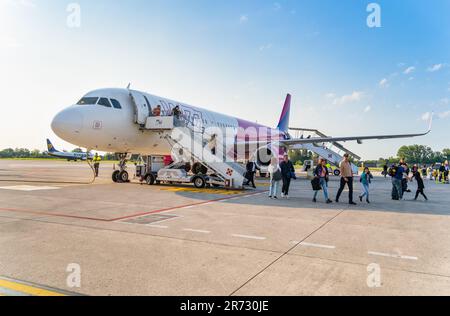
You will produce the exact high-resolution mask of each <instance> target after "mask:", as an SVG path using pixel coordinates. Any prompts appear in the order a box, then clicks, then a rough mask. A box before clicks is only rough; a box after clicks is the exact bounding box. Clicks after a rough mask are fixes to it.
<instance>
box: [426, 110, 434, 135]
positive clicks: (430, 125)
mask: <svg viewBox="0 0 450 316" xmlns="http://www.w3.org/2000/svg"><path fill="white" fill-rule="evenodd" d="M433 117H434V112H432V113H431V115H430V122H429V125H428V131H427V134H429V133H431V131H432V130H433Z"/></svg>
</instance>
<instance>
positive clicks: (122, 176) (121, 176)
mask: <svg viewBox="0 0 450 316" xmlns="http://www.w3.org/2000/svg"><path fill="white" fill-rule="evenodd" d="M128 179H129V175H128V172H126V171H122V172H120V173H119V181H120V182H122V183H125V182H128Z"/></svg>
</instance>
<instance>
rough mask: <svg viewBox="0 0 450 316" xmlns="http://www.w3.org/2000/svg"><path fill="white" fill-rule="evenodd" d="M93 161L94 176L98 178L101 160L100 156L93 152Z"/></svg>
mask: <svg viewBox="0 0 450 316" xmlns="http://www.w3.org/2000/svg"><path fill="white" fill-rule="evenodd" d="M93 161H94V171H95V177H96V178H98V175H99V170H100V162H101V161H102V157H100V156H99V154H98V153H95V156H94V159H93Z"/></svg>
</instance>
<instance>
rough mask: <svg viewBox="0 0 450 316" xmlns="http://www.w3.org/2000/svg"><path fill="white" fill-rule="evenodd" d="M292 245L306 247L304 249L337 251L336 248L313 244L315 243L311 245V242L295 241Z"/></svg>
mask: <svg viewBox="0 0 450 316" xmlns="http://www.w3.org/2000/svg"><path fill="white" fill-rule="evenodd" d="M292 243H293V244H298V245H300V246H304V247H312V248H323V249H336V246H329V245H321V244H313V243H309V242H298V241H293V242H292Z"/></svg>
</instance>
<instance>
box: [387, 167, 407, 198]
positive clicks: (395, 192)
mask: <svg viewBox="0 0 450 316" xmlns="http://www.w3.org/2000/svg"><path fill="white" fill-rule="evenodd" d="M404 173H405V169H404V168H403V166H401V165H399V166H396V165H393V166H392V167H391V171H390V176H391V177H392V199H393V200H403V185H402V181H403V174H404Z"/></svg>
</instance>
